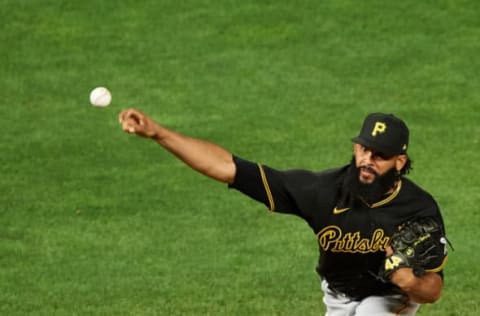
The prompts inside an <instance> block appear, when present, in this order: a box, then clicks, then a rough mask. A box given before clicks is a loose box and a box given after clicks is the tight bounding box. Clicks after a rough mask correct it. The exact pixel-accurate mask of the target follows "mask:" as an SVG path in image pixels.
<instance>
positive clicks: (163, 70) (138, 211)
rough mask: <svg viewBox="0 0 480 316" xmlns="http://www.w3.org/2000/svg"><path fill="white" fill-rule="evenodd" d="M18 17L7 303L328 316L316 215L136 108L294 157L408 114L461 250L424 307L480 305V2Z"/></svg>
mask: <svg viewBox="0 0 480 316" xmlns="http://www.w3.org/2000/svg"><path fill="white" fill-rule="evenodd" d="M0 21H1V24H2V27H1V29H0V40H1V44H0V45H1V46H0V47H1V49H0V69H1V70H0V73H1V76H0V85H1V86H0V95H1V108H0V109H1V115H0V123H1V126H2V129H3V131H4V132H3V133H2V140H1V142H0V152H1V156H0V157H1V158H0V159H1V164H0V168H1V169H0V170H1V175H2V176H1V177H0V199H1V200H0V201H1V202H0V314H1V315H322V313H323V311H324V308H323V304H322V301H321V299H322V293H321V291H320V288H319V282H318V279H317V276H316V274H315V272H314V268H315V264H316V260H317V244H316V241H315V236H314V235H313V234H312V233H311V231H310V229H309V228H308V227H307V225H306V224H305V223H304V222H302V221H301V220H300V219H297V218H295V217H291V216H282V215H276V214H269V213H268V212H267V211H266V208H265V207H264V206H262V205H260V204H257V203H255V202H253V201H251V200H249V199H248V198H245V197H244V196H242V195H241V194H239V193H237V192H234V191H230V190H228V189H227V188H226V186H224V185H222V184H220V183H216V182H213V181H211V180H209V179H207V178H204V177H202V176H201V175H199V174H196V173H194V172H192V171H190V170H189V169H188V168H187V167H185V166H184V165H182V164H181V163H180V162H178V161H177V160H175V158H173V157H172V156H171V155H170V154H168V153H166V152H165V151H163V150H162V149H161V148H160V147H158V146H157V145H156V144H154V143H153V142H148V141H146V140H142V139H139V138H137V137H133V136H129V135H126V134H124V133H123V132H122V131H121V129H120V126H119V124H118V121H117V115H118V112H119V111H120V110H121V109H123V108H127V107H137V108H139V109H141V110H143V111H144V112H146V113H149V114H150V115H151V116H153V117H154V118H155V119H156V120H158V121H160V122H162V123H163V124H164V125H166V126H169V127H171V128H173V129H176V130H178V131H181V132H183V133H185V134H188V135H192V136H196V137H200V138H204V139H208V140H211V141H213V142H216V143H218V144H220V145H222V146H224V147H226V148H227V149H229V150H231V151H232V152H234V153H235V154H237V155H239V156H242V157H244V158H248V159H251V160H255V161H259V162H262V163H265V164H268V165H270V166H273V167H276V168H279V169H289V168H307V169H312V170H321V169H324V168H330V167H335V166H339V165H342V164H344V163H346V162H348V161H349V159H350V155H351V150H352V149H351V143H350V138H351V137H352V136H355V135H356V134H357V132H358V130H359V128H360V125H361V122H362V120H363V117H364V116H365V115H366V114H367V113H369V112H374V111H384V112H393V113H396V114H397V115H399V116H401V117H403V118H404V119H405V120H406V121H407V123H408V124H409V127H410V130H411V146H410V154H411V157H412V158H413V160H414V170H413V172H412V174H411V175H410V178H412V179H413V180H414V181H416V182H417V183H418V184H420V185H422V186H423V187H424V188H425V189H427V190H428V191H429V192H431V193H432V194H433V195H434V196H435V197H436V199H437V201H438V203H439V204H440V207H441V209H442V211H443V215H444V219H445V222H446V225H447V230H448V233H449V237H450V240H451V242H452V243H453V245H454V247H455V251H454V252H452V253H451V255H450V260H449V263H448V265H447V266H446V270H445V275H446V276H445V282H446V284H445V289H444V292H443V297H442V299H441V300H440V301H439V302H437V303H436V304H433V305H425V306H423V307H422V309H421V311H420V312H419V313H418V314H419V315H478V302H479V301H480V292H479V291H478V288H479V286H478V285H479V282H480V280H479V278H480V268H479V266H478V261H479V260H480V255H479V254H478V251H477V249H478V246H477V240H478V237H479V233H478V231H479V230H478V227H480V211H479V205H480V199H479V196H480V195H479V193H478V192H479V190H480V180H479V174H480V166H479V164H478V162H479V161H480V150H479V145H480V144H479V140H480V127H479V122H480V105H479V104H480V89H479V86H480V77H479V73H480V59H479V52H480V41H479V38H480V2H478V1H474V0H470V1H461V0H459V1H448V0H441V1H413V0H406V1H395V2H394V1H353V0H349V1H347V0H341V1H313V0H309V1H254V0H244V1H232V0H227V1H213V0H200V1H165V0H160V1H147V0H145V1H110V0H104V1H91V0H84V1H62V0H57V1H48V0H43V1H42V0H30V1H25V0H17V1H12V0H0ZM101 85H104V86H107V87H108V88H109V89H111V91H112V93H113V102H112V104H111V105H110V106H109V107H108V108H105V109H97V108H94V107H92V106H90V105H89V102H88V95H89V92H90V90H91V89H92V88H94V87H95V86H101Z"/></svg>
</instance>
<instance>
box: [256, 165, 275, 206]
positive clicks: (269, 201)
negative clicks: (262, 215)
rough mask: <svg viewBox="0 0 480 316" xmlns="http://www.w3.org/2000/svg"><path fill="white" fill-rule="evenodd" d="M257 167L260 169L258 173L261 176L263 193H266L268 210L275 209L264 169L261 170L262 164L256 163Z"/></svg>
mask: <svg viewBox="0 0 480 316" xmlns="http://www.w3.org/2000/svg"><path fill="white" fill-rule="evenodd" d="M257 165H258V169H259V170H260V175H261V177H262V182H263V187H264V188H265V193H267V198H268V204H269V205H270V206H269V208H268V209H269V210H270V211H273V210H275V202H274V201H273V196H272V192H271V191H270V186H269V185H268V181H267V177H266V176H265V171H264V170H263V166H262V165H261V164H257Z"/></svg>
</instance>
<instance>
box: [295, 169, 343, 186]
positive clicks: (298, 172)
mask: <svg viewBox="0 0 480 316" xmlns="http://www.w3.org/2000/svg"><path fill="white" fill-rule="evenodd" d="M347 168H348V166H343V167H337V168H329V169H325V170H320V171H316V170H306V169H291V170H286V171H285V174H287V175H288V176H290V177H298V178H302V180H307V179H308V180H309V181H313V182H325V183H330V184H331V183H334V182H336V181H338V180H339V179H341V177H342V175H343V174H344V173H345V171H346V169H347Z"/></svg>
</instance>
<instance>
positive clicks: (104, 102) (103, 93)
mask: <svg viewBox="0 0 480 316" xmlns="http://www.w3.org/2000/svg"><path fill="white" fill-rule="evenodd" d="M111 101H112V94H111V93H110V91H108V89H107V88H105V87H97V88H95V89H93V90H92V92H90V103H91V104H92V105H93V106H99V107H105V106H108V105H109V104H110V102H111Z"/></svg>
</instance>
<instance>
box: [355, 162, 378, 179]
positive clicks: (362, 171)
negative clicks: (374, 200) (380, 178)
mask: <svg viewBox="0 0 480 316" xmlns="http://www.w3.org/2000/svg"><path fill="white" fill-rule="evenodd" d="M358 169H359V176H360V180H363V181H362V182H371V181H373V179H375V177H376V176H377V172H376V171H375V170H374V169H373V168H371V167H368V166H361V167H359V168H358Z"/></svg>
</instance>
